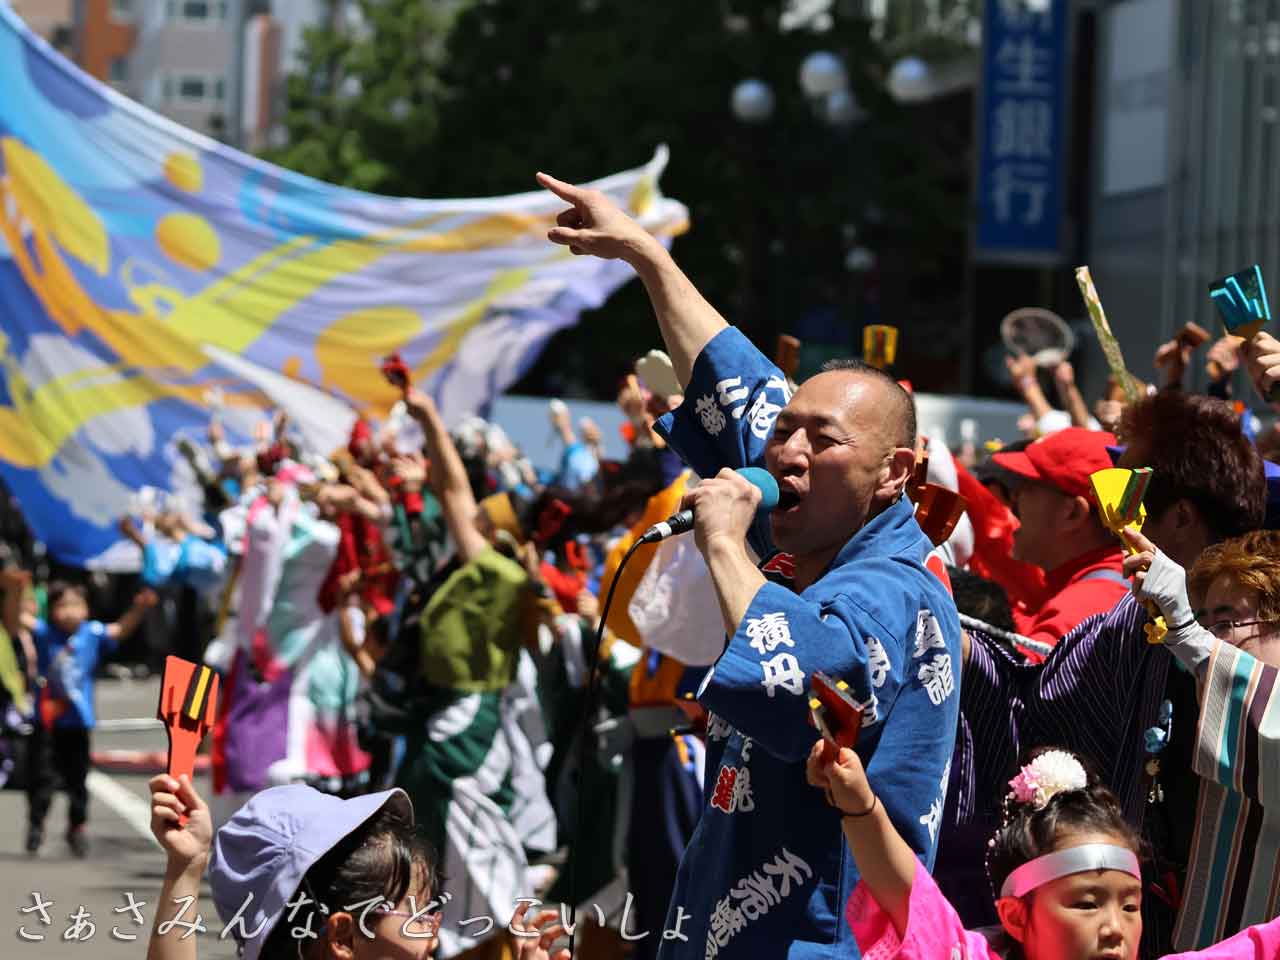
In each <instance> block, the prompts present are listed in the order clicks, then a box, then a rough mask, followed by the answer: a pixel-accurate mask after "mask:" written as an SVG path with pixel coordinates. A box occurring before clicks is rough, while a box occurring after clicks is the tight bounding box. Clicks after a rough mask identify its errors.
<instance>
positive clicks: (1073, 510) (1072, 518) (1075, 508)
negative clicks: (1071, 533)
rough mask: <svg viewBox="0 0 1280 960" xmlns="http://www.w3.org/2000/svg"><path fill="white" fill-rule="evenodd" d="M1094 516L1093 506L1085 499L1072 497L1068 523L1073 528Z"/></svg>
mask: <svg viewBox="0 0 1280 960" xmlns="http://www.w3.org/2000/svg"><path fill="white" fill-rule="evenodd" d="M1092 515H1093V504H1092V503H1090V502H1089V501H1088V500H1087V499H1085V498H1084V497H1078V496H1077V497H1072V498H1071V501H1070V507H1069V508H1068V510H1067V522H1068V523H1069V524H1071V525H1072V526H1075V525H1077V524H1079V523H1083V522H1084V521H1086V520H1088V519H1089V517H1091V516H1092Z"/></svg>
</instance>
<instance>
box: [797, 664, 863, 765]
mask: <svg viewBox="0 0 1280 960" xmlns="http://www.w3.org/2000/svg"><path fill="white" fill-rule="evenodd" d="M809 681H810V683H809V685H810V691H811V696H810V697H809V719H810V722H812V723H813V725H814V726H815V727H817V728H818V732H819V733H821V734H822V735H823V737H825V738H826V739H828V740H830V741H831V742H832V743H834V744H835V745H836V746H837V747H849V748H851V749H852V747H853V745H854V744H855V743H857V742H858V731H860V730H861V729H862V708H861V707H860V706H858V705H857V704H856V703H855V702H854V700H853V697H851V696H850V695H849V685H848V684H847V683H845V682H844V681H843V680H833V679H831V678H830V677H828V676H827V675H826V674H825V673H823V672H822V671H821V670H815V671H814V672H813V673H812V674H811V675H810V677H809Z"/></svg>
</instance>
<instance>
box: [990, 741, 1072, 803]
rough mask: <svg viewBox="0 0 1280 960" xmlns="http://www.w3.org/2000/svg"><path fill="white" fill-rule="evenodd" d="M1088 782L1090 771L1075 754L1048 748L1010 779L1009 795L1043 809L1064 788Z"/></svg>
mask: <svg viewBox="0 0 1280 960" xmlns="http://www.w3.org/2000/svg"><path fill="white" fill-rule="evenodd" d="M1088 785H1089V775H1088V774H1087V773H1085V769H1084V766H1083V765H1082V764H1081V763H1080V761H1079V760H1078V759H1076V757H1075V756H1073V755H1072V754H1070V753H1067V752H1066V751H1065V750H1048V751H1046V752H1044V753H1042V754H1040V755H1039V756H1038V757H1036V758H1035V759H1034V760H1032V761H1031V762H1030V763H1028V764H1027V765H1026V766H1024V767H1023V768H1022V769H1021V770H1020V771H1018V775H1017V776H1016V777H1014V778H1013V779H1012V780H1010V781H1009V796H1008V799H1009V800H1010V801H1011V802H1013V803H1018V804H1025V805H1027V806H1030V807H1031V808H1032V809H1034V810H1043V809H1044V808H1045V806H1046V805H1047V804H1048V802H1049V801H1050V800H1052V799H1053V798H1054V796H1056V795H1057V794H1059V793H1062V792H1063V791H1064V790H1083V789H1085V787H1087V786H1088Z"/></svg>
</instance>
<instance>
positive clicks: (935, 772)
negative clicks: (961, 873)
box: [538, 174, 960, 960]
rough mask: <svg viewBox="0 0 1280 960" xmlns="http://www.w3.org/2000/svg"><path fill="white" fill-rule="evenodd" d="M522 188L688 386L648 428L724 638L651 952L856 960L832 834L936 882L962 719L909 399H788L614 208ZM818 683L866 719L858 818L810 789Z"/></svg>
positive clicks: (823, 395)
mask: <svg viewBox="0 0 1280 960" xmlns="http://www.w3.org/2000/svg"><path fill="white" fill-rule="evenodd" d="M538 179H539V182H540V183H541V184H542V185H543V186H544V187H546V188H547V189H549V190H551V191H552V192H553V193H555V194H556V195H557V196H559V197H560V198H561V199H563V200H565V201H566V202H568V203H569V204H571V205H572V206H571V209H569V210H566V211H565V212H563V213H562V214H560V216H559V218H558V224H559V226H557V227H556V228H555V229H553V230H552V231H551V232H550V234H549V238H550V239H551V240H552V241H554V242H556V243H560V244H565V245H567V246H568V247H569V248H570V250H572V251H573V252H574V253H578V254H590V255H593V256H597V257H604V258H618V259H622V260H624V261H626V262H627V263H629V264H630V265H631V266H632V267H633V268H634V269H635V271H636V273H637V274H639V276H640V279H641V280H642V281H643V283H644V285H645V289H646V290H647V291H648V294H649V299H650V301H651V302H652V304H653V308H654V311H655V313H656V314H657V317H658V324H659V326H660V327H661V330H662V337H663V339H664V340H665V341H666V346H667V352H668V353H669V354H670V355H671V359H672V363H673V364H674V366H675V371H676V376H677V378H678V379H679V380H680V382H681V384H683V385H684V387H685V395H684V396H685V399H684V403H683V405H682V406H680V407H679V408H678V409H677V410H676V411H675V413H674V414H668V415H667V416H666V417H664V418H663V419H662V420H661V421H660V422H659V425H658V431H659V433H661V434H662V435H663V436H664V437H666V438H667V440H668V441H669V442H670V444H671V445H672V446H673V447H674V448H675V449H676V450H677V451H679V453H680V454H681V456H683V457H684V458H685V460H687V461H688V462H689V464H690V465H691V466H692V467H693V468H694V469H695V470H696V471H697V472H698V473H699V474H700V475H701V476H703V477H705V478H708V479H704V480H702V481H701V482H700V483H699V484H698V486H697V487H696V488H695V489H694V490H693V491H692V492H691V493H690V494H689V495H688V496H687V497H686V498H685V501H684V504H683V506H684V507H691V508H692V509H693V511H694V517H695V527H694V529H695V536H696V537H697V544H698V548H699V550H701V551H702V554H703V556H704V557H705V558H706V561H707V565H708V567H709V568H710V570H711V577H712V581H713V583H714V586H715V590H716V595H717V598H718V600H719V604H720V609H721V612H722V614H723V618H724V624H725V631H726V633H727V635H728V638H729V639H728V642H727V644H726V645H725V648H724V652H723V653H722V654H721V656H720V659H719V660H718V661H717V662H716V664H715V666H714V667H712V668H711V669H710V671H709V672H708V673H707V676H706V678H705V679H704V680H703V683H702V686H701V688H700V690H699V693H698V698H699V700H700V701H701V702H702V704H703V705H704V706H705V707H706V708H707V709H708V710H709V711H710V712H711V717H710V722H709V728H708V744H707V766H706V770H707V773H706V785H705V789H704V794H705V796H706V797H707V807H706V809H704V811H703V815H702V819H701V821H700V822H699V824H698V827H697V829H696V831H695V833H694V835H693V839H692V840H691V841H690V843H689V846H688V848H687V849H686V851H685V855H684V859H683V861H682V862H681V865H680V871H679V875H678V878H677V881H676V889H675V891H674V892H673V896H672V900H671V906H670V909H669V912H668V915H667V922H666V925H665V928H664V941H663V945H662V950H661V953H660V954H659V956H660V957H661V958H663V960H668V958H693V957H697V958H699V960H702V958H710V957H724V958H730V960H731V958H738V957H742V958H750V960H761V958H775V957H778V958H780V957H790V958H813V957H822V958H836V957H839V958H841V960H845V958H849V957H856V956H858V950H857V946H856V944H855V943H854V940H853V936H852V934H851V932H850V930H849V926H848V924H847V923H846V922H845V920H844V918H843V917H842V916H841V911H842V909H843V906H844V903H845V901H846V899H847V898H848V896H849V894H850V893H851V891H852V890H853V887H854V885H855V884H856V883H857V880H858V873H857V870H856V869H855V867H854V865H853V863H852V861H851V859H850V857H849V854H848V851H847V849H846V848H845V845H844V844H843V843H842V841H841V836H842V835H841V830H840V819H841V817H843V816H855V817H856V816H883V815H885V814H887V815H888V817H889V819H890V820H892V822H893V824H894V826H895V827H897V829H898V830H899V832H901V834H902V835H903V836H904V837H905V838H906V839H907V841H908V842H909V843H910V844H911V846H912V847H913V848H914V849H915V851H916V852H917V853H918V854H919V855H920V859H921V860H922V861H923V862H924V863H925V864H927V865H930V866H931V865H932V863H933V856H934V847H935V843H936V840H937V835H938V828H939V825H940V822H941V819H942V804H943V799H944V797H945V795H946V788H947V774H948V767H949V761H950V759H951V753H952V748H953V747H954V745H955V735H956V722H957V716H958V712H959V690H958V687H957V685H958V681H959V675H960V624H959V619H958V617H957V615H956V610H955V606H954V605H953V603H952V602H951V599H950V597H949V596H948V595H947V593H946V591H945V590H944V589H943V587H942V585H941V583H940V582H939V581H938V580H937V579H936V578H935V577H934V576H933V575H932V574H930V573H929V572H928V571H927V570H926V569H925V567H924V560H925V557H926V555H927V554H928V552H929V549H930V543H929V541H928V539H927V538H926V537H925V536H924V534H923V533H921V531H920V528H919V526H917V524H916V522H915V518H914V517H913V515H912V509H911V504H910V503H909V502H908V501H907V500H906V498H905V497H904V496H903V488H904V487H905V486H906V483H907V480H908V478H909V477H910V475H911V472H912V468H913V466H914V462H915V461H914V454H913V444H914V440H915V435H916V429H915V415H914V411H913V409H912V404H911V400H910V398H909V397H908V396H907V394H906V393H905V391H903V389H902V388H901V387H899V386H898V384H896V383H895V382H894V381H893V380H892V379H891V378H890V377H888V376H887V375H885V374H884V373H883V372H881V371H879V370H876V369H875V368H872V367H868V366H865V365H863V364H861V363H857V362H856V361H842V362H839V363H836V364H832V365H830V366H829V367H828V368H827V369H825V370H824V371H823V372H822V373H819V374H817V375H816V376H814V377H813V378H811V379H810V380H807V381H806V382H805V383H804V384H803V385H802V386H801V387H800V388H799V389H798V390H797V391H796V393H795V396H794V397H793V396H791V395H790V391H789V390H788V387H787V384H786V381H785V379H784V378H783V376H782V373H781V372H780V371H779V370H777V369H776V368H775V367H774V366H773V365H772V364H771V363H769V362H768V360H766V359H765V358H764V357H763V356H762V355H761V354H760V353H759V351H757V350H756V349H755V348H754V347H752V346H751V344H750V343H749V342H748V341H747V339H746V338H745V337H744V336H743V335H742V334H741V333H739V332H738V331H737V330H736V329H735V328H733V327H731V326H729V325H728V324H727V323H726V322H725V321H724V319H723V318H722V317H721V316H720V314H719V313H717V312H716V310H715V309H714V308H713V307H712V306H711V305H710V304H708V303H707V302H706V301H705V300H704V299H703V298H702V296H701V295H700V294H699V293H698V291H697V290H696V289H695V288H694V287H693V284H691V283H690V282H689V280H688V278H687V277H685V275H684V274H683V273H682V272H681V271H680V269H679V268H678V267H677V266H676V264H675V262H674V261H673V260H672V259H671V257H670V255H669V254H668V253H667V251H666V250H665V249H664V248H663V247H662V245H661V244H660V243H659V242H658V241H657V240H655V239H654V238H653V237H652V236H650V235H649V234H648V233H647V232H646V231H645V230H644V229H643V228H641V227H640V226H639V225H638V224H636V223H635V222H634V221H632V220H631V219H630V218H629V217H627V216H626V214H624V213H623V212H622V211H621V210H620V209H619V208H618V207H617V206H616V205H615V204H614V203H613V202H612V201H610V200H609V199H608V198H607V197H605V196H604V195H603V194H602V193H600V192H598V191H594V190H583V189H580V188H578V187H574V186H571V185H570V184H567V183H562V182H561V181H558V180H555V179H553V178H551V177H547V176H545V175H543V174H539V177H538ZM745 465H759V466H763V467H765V468H766V469H767V470H768V471H769V473H770V474H772V475H773V477H774V479H776V480H777V481H778V485H779V488H780V490H781V496H780V499H779V502H778V505H777V508H776V509H775V510H774V511H773V512H772V513H771V514H770V515H769V516H768V517H767V518H764V519H760V520H757V519H756V505H757V504H758V502H759V500H760V492H759V490H758V489H757V488H756V487H754V486H752V485H751V484H750V483H749V482H748V481H747V480H745V479H743V478H742V477H740V476H739V475H738V474H736V473H734V472H733V470H732V469H731V468H735V467H741V466H745ZM748 542H749V543H750V544H751V546H752V547H753V548H754V549H755V550H756V552H757V553H758V554H759V555H760V556H762V557H766V558H768V557H770V555H771V554H773V553H774V552H775V551H774V548H775V547H776V548H777V549H778V550H781V551H785V553H786V554H787V555H788V556H786V557H784V556H777V557H774V558H773V559H772V560H770V561H769V562H768V563H766V564H765V565H764V570H766V571H769V573H770V576H769V578H766V576H765V573H763V572H761V570H759V569H757V568H756V566H755V564H753V563H752V561H751V559H750V556H749V554H748V552H747V543H748ZM779 573H782V574H785V576H777V574H779ZM815 671H822V672H824V673H826V674H828V675H830V676H833V677H835V678H838V679H842V680H845V681H847V682H848V684H849V687H850V688H851V693H852V694H853V696H854V697H855V699H857V701H858V702H859V703H860V704H862V707H863V715H862V727H861V733H860V736H859V739H858V743H857V750H858V753H859V754H860V755H861V758H862V762H863V764H864V765H865V766H866V769H867V775H868V777H869V779H870V782H871V785H872V787H873V788H874V790H875V794H876V803H875V804H873V805H872V807H871V808H869V809H866V810H846V811H840V810H836V809H833V808H832V807H831V806H829V805H828V804H827V801H826V800H825V798H824V797H823V796H822V795H821V794H820V793H819V792H817V791H816V790H814V789H813V788H811V787H809V786H807V785H806V784H805V782H804V761H805V759H806V757H807V756H808V754H809V752H810V749H811V748H812V746H813V744H814V742H815V740H816V739H817V737H818V734H817V733H816V731H815V730H814V729H813V727H812V726H810V725H809V723H808V713H809V711H808V707H807V697H808V695H809V688H810V676H811V674H812V673H813V672H815ZM877 806H878V807H880V808H881V809H880V810H877V809H876V807H877ZM686 938H687V939H686Z"/></svg>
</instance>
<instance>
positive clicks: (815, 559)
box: [791, 541, 848, 593]
mask: <svg viewBox="0 0 1280 960" xmlns="http://www.w3.org/2000/svg"><path fill="white" fill-rule="evenodd" d="M847 542H848V541H845V543H847ZM843 549H844V544H843V543H840V544H837V545H836V546H834V547H829V548H827V549H826V550H819V551H817V552H816V553H806V554H805V555H804V556H797V557H796V558H795V576H794V577H793V578H792V581H791V582H792V583H793V584H794V585H795V589H796V593H803V592H804V591H805V590H808V589H809V587H811V586H813V584H814V583H815V582H816V581H817V580H818V578H820V577H821V576H822V575H823V573H825V572H826V569H827V567H829V566H831V561H832V560H834V559H835V558H836V554H838V553H839V552H840V551H841V550H843Z"/></svg>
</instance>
